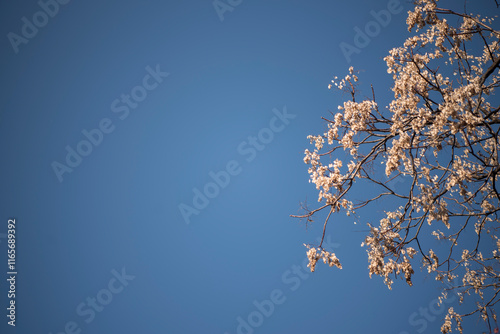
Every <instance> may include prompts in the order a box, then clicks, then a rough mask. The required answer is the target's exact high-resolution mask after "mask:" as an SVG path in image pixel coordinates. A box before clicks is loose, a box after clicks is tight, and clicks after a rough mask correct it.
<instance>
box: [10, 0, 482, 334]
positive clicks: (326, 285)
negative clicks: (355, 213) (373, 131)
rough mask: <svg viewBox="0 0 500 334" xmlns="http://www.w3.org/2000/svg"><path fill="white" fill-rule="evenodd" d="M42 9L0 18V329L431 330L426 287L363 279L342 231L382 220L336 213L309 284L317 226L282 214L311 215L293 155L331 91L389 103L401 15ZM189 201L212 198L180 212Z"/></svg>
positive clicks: (85, 6)
mask: <svg viewBox="0 0 500 334" xmlns="http://www.w3.org/2000/svg"><path fill="white" fill-rule="evenodd" d="M44 1H45V0H42V1H41V4H40V3H37V2H36V1H24V0H23V1H18V2H12V1H11V2H5V1H4V2H2V3H1V4H0V16H1V20H0V32H2V33H3V36H4V37H2V38H3V41H2V44H1V45H2V47H1V49H0V53H1V59H2V62H1V66H2V76H1V78H0V80H1V86H2V90H1V93H0V94H1V99H0V101H1V102H0V103H1V108H0V149H1V152H2V157H3V161H2V165H1V166H2V167H1V168H2V172H3V173H2V177H1V183H0V185H1V186H0V192H1V201H0V209H1V210H0V212H1V218H0V233H1V234H0V259H1V262H2V263H4V264H3V265H1V266H0V268H3V269H1V272H0V276H1V277H4V278H6V277H7V274H6V272H7V266H6V262H7V260H6V259H7V243H6V239H5V234H4V233H7V220H8V219H9V218H11V217H13V218H15V219H16V224H17V239H16V240H17V244H16V246H17V248H16V250H17V251H16V254H17V270H18V275H17V280H16V288H17V291H16V306H17V307H16V327H15V328H12V327H11V326H9V325H7V320H8V319H7V318H6V313H7V311H5V308H6V307H7V305H8V304H7V303H8V302H9V300H8V298H7V295H6V293H7V290H8V287H7V284H6V280H5V279H2V280H1V282H2V283H1V284H0V289H1V290H2V291H0V296H1V298H0V302H1V305H2V306H1V307H0V309H1V310H4V311H1V312H0V319H3V320H2V321H1V322H0V332H1V333H23V334H24V333H44V334H48V333H53V334H56V333H58V334H59V333H67V334H69V333H93V334H94V333H95V334H99V333H180V334H181V333H214V334H224V333H228V334H233V333H245V334H248V333H259V334H260V333H262V334H264V333H373V332H376V333H393V334H407V333H423V332H425V333H436V332H437V331H438V328H439V327H440V325H441V320H440V319H436V318H435V317H434V315H433V313H429V312H430V311H429V307H431V308H433V307H434V310H436V308H435V305H433V300H434V298H435V297H436V296H437V293H438V287H439V286H438V285H437V284H436V283H435V282H433V280H432V278H431V277H428V278H426V276H425V275H424V274H421V273H420V272H419V273H417V275H416V278H415V286H414V287H413V288H409V287H407V286H406V285H405V283H404V282H401V281H398V282H397V283H396V284H395V285H394V287H393V290H392V291H389V290H388V289H387V288H386V287H385V286H384V284H383V283H382V280H381V279H379V278H373V279H370V278H369V277H368V269H367V259H366V251H365V249H364V248H361V247H360V244H361V242H362V241H363V237H364V235H365V234H364V233H361V232H359V231H362V230H364V229H365V226H366V225H365V223H366V222H367V221H371V220H374V219H376V217H377V215H379V214H380V212H381V211H376V212H372V213H370V214H369V216H368V217H367V216H364V217H362V219H361V221H360V222H358V224H357V225H354V224H353V219H350V218H349V217H345V216H336V217H335V222H334V224H331V225H330V226H329V229H328V230H327V235H328V236H329V240H330V241H329V244H330V249H331V250H333V251H335V252H336V253H337V256H338V257H339V258H340V260H341V262H342V264H343V266H344V269H342V270H338V269H332V268H328V267H327V266H325V265H323V264H318V267H317V270H316V272H315V273H314V274H310V273H308V272H306V271H304V270H303V269H301V268H302V264H303V262H304V259H305V257H306V255H305V251H306V249H305V247H303V246H302V244H303V243H314V242H316V238H317V237H318V236H319V235H320V233H321V228H322V224H321V216H318V220H317V222H316V223H314V224H312V225H311V226H309V228H308V229H307V230H306V228H305V226H304V224H301V223H300V221H299V220H294V219H292V218H290V217H289V215H290V214H295V213H297V210H298V209H299V203H300V202H302V201H304V200H306V199H307V200H308V202H309V203H310V204H311V205H313V206H314V205H315V203H316V198H317V191H316V189H315V187H314V186H313V185H312V184H310V183H308V174H307V166H306V165H305V164H304V163H303V162H302V159H303V152H304V150H305V149H306V148H310V145H309V144H308V141H307V139H306V136H307V135H309V134H319V133H321V132H322V131H323V130H324V128H325V124H324V122H323V121H322V120H321V119H320V117H321V116H328V115H329V112H330V111H336V109H337V105H338V104H339V103H341V102H342V99H346V98H348V96H342V95H341V94H337V93H333V92H332V91H330V90H328V89H327V86H328V84H329V83H330V80H331V79H332V78H333V76H335V75H338V76H344V75H345V74H346V73H347V69H348V67H349V66H351V65H352V66H354V67H355V68H356V69H358V70H360V71H362V72H361V74H360V78H361V80H362V81H363V83H365V84H369V83H374V85H375V88H376V89H377V94H378V96H379V97H380V99H381V100H383V99H389V98H390V97H391V92H390V91H389V84H390V80H389V79H390V77H389V76H388V75H387V73H386V66H385V63H384V62H383V60H382V58H383V57H384V56H385V55H386V54H387V51H388V50H389V49H390V48H391V47H394V46H397V45H399V44H400V43H401V42H402V41H403V40H404V38H405V36H406V35H407V31H406V25H405V20H406V14H405V13H406V11H407V10H408V9H410V5H409V4H408V3H407V2H405V1H401V2H400V3H399V2H398V1H396V0H391V1H385V0H384V1H376V2H374V1H368V0H366V1H359V0H355V1H315V2H307V1H296V0H288V1H284V0H277V1H261V0H256V1H242V2H241V1H237V0H232V1H229V0H227V1H220V2H219V3H218V6H219V7H218V10H219V13H218V12H217V10H216V9H215V7H214V5H213V3H212V1H211V0H204V1H159V0H157V1H138V0H137V1H116V0H110V1H69V2H68V3H65V4H63V3H64V2H65V1H62V0H61V1H60V2H57V4H58V5H57V6H58V7H59V8H56V6H54V4H55V3H56V2H54V1H50V0H47V1H46V2H44ZM482 3H484V4H488V5H489V3H487V2H486V1H482ZM44 4H46V5H44ZM230 4H233V5H230ZM224 6H226V7H224ZM227 6H229V7H227ZM388 6H389V7H390V9H391V10H393V11H394V12H397V13H392V14H391V17H390V18H388V17H379V19H380V20H382V21H381V22H382V23H383V24H382V23H377V24H375V25H373V24H372V26H371V29H373V30H372V31H371V34H372V35H373V37H371V40H370V41H366V40H365V41H364V42H363V41H359V40H358V41H357V42H358V46H360V47H358V48H357V52H354V53H351V54H350V55H349V57H347V58H346V56H345V54H344V53H343V52H342V49H341V47H340V45H341V43H345V44H342V45H344V46H345V45H346V44H349V45H350V46H352V47H355V40H354V37H355V34H356V31H355V28H356V27H358V28H360V29H365V28H366V27H367V24H368V23H369V22H370V21H373V22H376V21H375V18H374V16H373V14H372V13H371V11H375V12H377V13H379V11H381V10H387V9H388ZM42 7H45V10H46V12H49V14H51V15H48V14H40V13H39V12H40V11H42V10H43V9H42ZM228 8H229V9H228ZM56 9H57V10H56ZM219 14H220V15H219ZM52 16H53V17H52ZM23 18H25V19H23ZM384 20H385V21H384ZM34 21H36V22H37V23H38V25H39V27H36V26H33V22H34ZM26 22H27V23H26ZM377 27H378V29H377ZM34 29H36V30H34ZM11 33H12V34H11ZM23 34H24V35H23ZM25 36H28V37H25ZM363 43H364V44H363ZM348 58H350V59H348ZM348 60H350V61H348ZM167 73H168V74H167ZM285 111H286V114H285ZM284 115H288V116H284ZM287 117H288V118H287ZM96 129H97V130H96ZM259 136H260V137H259ZM89 138H90V139H89ZM68 152H72V153H68ZM75 152H76V153H75ZM79 152H81V153H79ZM76 155H78V156H76ZM220 171H224V172H223V173H220ZM211 172H213V173H211ZM229 172H230V173H229ZM214 175H218V176H217V177H218V182H219V184H217V183H215V182H214V180H213V176H214ZM217 177H216V178H217ZM205 187H206V188H205ZM194 189H197V190H200V191H201V192H203V191H205V190H207V191H208V193H209V195H210V196H211V197H213V198H207V199H206V200H205V201H204V200H203V198H197V199H196V200H197V202H196V203H197V204H196V205H197V206H198V208H196V207H195V206H194V204H193V199H194V197H195V196H196V193H197V191H196V190H194ZM358 195H362V193H358ZM207 201H208V203H207ZM188 206H189V207H190V208H189V209H188V208H187V207H188ZM180 208H183V209H180ZM183 210H184V211H183ZM186 210H187V211H186ZM380 210H383V208H380ZM182 212H184V217H183V214H182ZM186 212H188V213H186ZM185 217H188V218H185ZM187 221H189V224H187V223H186V222H187ZM416 267H418V264H416ZM264 300H272V301H271V302H265V301H264ZM271 305H272V306H271ZM259 308H260V311H259ZM424 309H425V310H424ZM426 310H427V311H426ZM440 311H441V309H439V310H437V311H435V312H440ZM415 312H416V313H415ZM419 312H420V313H419ZM426 312H427V313H426ZM240 319H243V322H244V324H243V325H242V321H241V320H240ZM252 324H253V325H252Z"/></svg>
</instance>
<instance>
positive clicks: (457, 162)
mask: <svg viewBox="0 0 500 334" xmlns="http://www.w3.org/2000/svg"><path fill="white" fill-rule="evenodd" d="M491 7H492V10H496V9H497V8H498V4H497V3H496V1H495V2H494V1H492V2H491ZM406 23H407V25H408V31H409V32H410V33H411V35H410V37H408V38H407V39H406V41H405V42H404V44H403V45H401V46H400V47H396V48H393V49H392V50H390V51H389V54H388V55H387V56H386V57H385V58H384V61H385V62H386V64H387V72H388V73H389V74H390V75H392V79H393V85H392V87H391V89H392V92H393V93H394V96H393V98H391V100H390V101H388V103H387V105H386V106H383V105H380V104H379V103H378V101H377V100H376V98H375V97H376V94H375V89H374V88H373V87H371V88H370V87H364V88H365V92H364V93H362V88H363V87H360V81H359V80H358V72H357V71H355V70H354V69H353V68H352V67H351V68H349V73H348V74H347V75H346V76H345V77H344V78H341V79H337V78H335V79H334V80H332V84H331V85H330V86H329V88H333V89H338V90H341V91H343V92H347V93H348V94H349V96H350V98H349V100H347V101H345V102H343V103H342V104H341V105H339V106H338V112H337V113H335V114H333V113H332V115H331V117H325V118H324V120H325V122H326V124H327V129H326V131H325V132H324V133H322V134H319V135H311V136H308V139H309V140H310V142H311V144H313V145H314V149H312V151H310V150H306V151H305V157H304V162H305V163H306V164H308V165H309V169H308V172H309V174H310V182H312V183H314V185H315V186H316V188H317V190H318V191H319V195H318V202H320V205H319V206H318V207H317V208H315V209H309V208H304V209H305V212H304V214H301V215H293V217H298V218H303V219H307V220H308V221H312V219H313V216H314V215H316V214H317V213H318V212H320V211H325V212H326V213H327V218H326V220H325V222H324V226H323V234H322V238H321V242H320V244H319V245H306V247H307V248H308V251H307V256H308V258H309V267H310V269H311V271H314V270H315V266H316V264H317V262H318V261H319V260H323V261H324V262H325V263H327V264H328V265H329V266H335V267H338V268H340V269H341V268H342V265H341V263H340V260H339V259H338V258H337V256H336V255H335V254H334V253H332V252H329V251H327V250H325V249H324V248H323V247H322V244H323V238H324V237H325V231H326V227H327V225H328V224H329V223H333V222H334V218H333V216H332V213H334V212H345V213H346V214H347V215H348V216H351V217H355V216H358V215H359V212H360V211H362V210H361V209H366V208H369V207H371V206H374V205H377V203H379V202H380V201H381V200H384V199H390V200H391V201H392V202H393V203H397V207H396V208H395V209H393V208H391V209H388V210H386V211H385V213H384V216H383V217H382V218H381V219H380V220H379V221H377V222H373V221H371V222H369V223H368V226H369V233H368V235H367V236H366V238H365V241H364V243H363V244H362V246H364V247H366V248H367V253H368V269H369V275H370V277H371V276H372V275H378V276H381V277H382V278H383V279H384V282H385V284H386V285H387V286H388V287H389V289H390V288H391V285H392V284H393V279H396V278H402V279H404V280H405V281H406V283H407V284H409V285H410V286H411V285H412V275H413V274H414V268H415V266H417V267H419V266H422V267H423V268H424V270H426V271H427V272H428V273H429V274H433V275H434V276H435V278H436V280H438V281H441V282H443V283H445V284H446V285H444V289H443V296H442V298H446V296H447V293H449V291H450V290H454V292H455V293H458V295H459V296H460V303H461V307H460V310H458V308H455V309H454V308H453V307H450V308H449V309H448V313H447V315H446V316H445V319H444V322H443V325H442V327H441V332H442V333H448V332H451V331H452V329H453V328H456V329H458V331H459V332H461V333H462V318H464V317H466V316H471V315H478V316H480V317H482V319H483V320H484V321H485V322H486V323H487V325H488V326H489V328H490V331H491V330H492V327H495V325H494V324H495V323H496V315H495V312H494V309H493V306H494V305H495V304H496V303H497V302H498V301H499V299H500V296H499V293H500V289H499V288H500V266H499V262H500V239H499V238H498V233H497V231H498V228H499V223H500V220H499V217H498V214H499V211H500V194H499V190H500V185H499V183H498V181H499V174H500V163H499V151H500V143H499V141H500V139H499V131H500V99H499V98H498V96H496V95H495V90H496V89H497V88H498V86H499V84H500V81H499V80H500V71H499V64H500V51H499V47H500V45H499V40H500V31H499V30H495V29H494V28H493V18H491V17H487V16H483V15H481V14H473V13H468V12H467V8H466V7H465V6H464V7H463V10H461V11H459V10H455V9H446V8H440V7H439V5H438V2H437V1H435V0H417V1H415V2H414V8H413V10H411V11H409V12H408V17H407V20H406ZM366 88H368V89H366ZM366 91H368V92H369V93H368V96H369V97H366V95H365V94H367V93H366ZM377 166H382V167H383V168H384V171H383V173H381V172H380V171H379V168H377ZM399 179H401V180H405V182H393V181H394V180H399ZM389 181H392V182H389ZM368 184H369V185H372V186H373V187H376V189H378V190H377V192H376V194H375V195H373V196H372V194H371V192H366V197H365V198H363V199H361V200H355V199H352V198H351V197H350V195H351V194H352V193H353V191H354V189H356V188H357V187H358V188H359V187H366V186H367V185H368ZM365 218H366V220H369V217H365ZM332 228H335V227H334V226H333V227H332ZM429 236H432V237H433V238H435V239H436V240H437V241H439V243H436V245H438V246H436V247H432V248H431V247H429V246H430V245H431V244H430V243H428V242H425V243H424V242H422V240H426V238H428V237H429ZM468 300H471V301H472V300H474V301H475V302H474V303H465V301H468ZM441 301H442V299H441ZM471 305H472V306H471ZM462 311H463V312H462Z"/></svg>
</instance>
